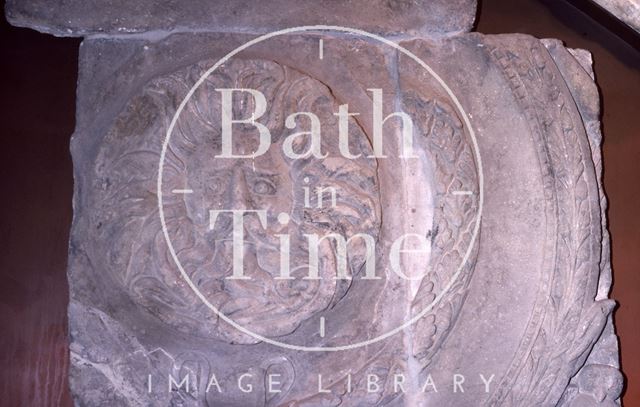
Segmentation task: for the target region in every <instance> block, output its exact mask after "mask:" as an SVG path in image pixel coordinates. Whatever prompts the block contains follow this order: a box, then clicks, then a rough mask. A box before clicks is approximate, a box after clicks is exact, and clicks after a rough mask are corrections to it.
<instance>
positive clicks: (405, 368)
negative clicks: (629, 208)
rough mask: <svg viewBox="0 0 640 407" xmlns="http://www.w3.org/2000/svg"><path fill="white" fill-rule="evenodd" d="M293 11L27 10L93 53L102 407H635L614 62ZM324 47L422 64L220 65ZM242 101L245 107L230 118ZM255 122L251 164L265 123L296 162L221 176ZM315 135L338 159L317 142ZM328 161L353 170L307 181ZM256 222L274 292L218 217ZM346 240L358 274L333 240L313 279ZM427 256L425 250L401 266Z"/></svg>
mask: <svg viewBox="0 0 640 407" xmlns="http://www.w3.org/2000/svg"><path fill="white" fill-rule="evenodd" d="M292 4H293V3H290V2H288V1H278V2H271V3H266V2H256V3H255V4H254V3H253V2H240V3H219V2H205V3H203V4H197V5H194V4H189V5H186V3H185V4H182V5H180V6H179V7H172V6H173V3H171V4H169V3H154V4H153V5H151V4H150V3H146V2H133V3H131V2H128V3H122V4H120V3H114V2H105V3H99V4H94V3H82V4H79V3H76V2H71V3H64V4H55V3H54V4H53V5H52V4H50V3H44V2H37V1H30V2H9V3H8V5H7V10H8V15H9V18H10V19H11V21H12V22H13V23H15V24H18V25H28V26H31V27H33V28H36V29H39V30H42V31H45V32H51V33H54V34H56V35H88V38H86V39H85V40H84V42H83V43H82V46H81V53H80V71H79V82H78V110H77V128H76V132H75V134H74V137H73V141H72V153H73V158H74V169H75V171H74V177H75V182H76V189H75V196H74V211H75V215H74V224H73V227H72V234H71V242H70V258H69V283H70V292H71V304H70V307H69V325H70V336H71V345H70V347H71V362H72V370H71V380H70V382H71V387H72V392H73V394H74V398H75V401H76V404H77V405H89V406H93V405H100V406H101V405H140V406H147V405H154V406H155V405H157V406H168V405H172V406H173V405H208V406H280V405H283V406H284V405H299V406H318V405H345V406H351V405H353V406H369V405H371V406H374V405H382V406H400V405H405V406H424V405H451V406H465V405H484V406H497V405H503V406H529V405H536V406H537V405H540V406H556V405H560V406H588V405H601V406H611V405H618V404H619V401H618V398H619V395H620V392H621V389H622V383H623V381H622V377H621V374H620V372H619V365H618V359H617V357H618V350H617V340H616V336H615V333H614V329H613V323H612V319H611V311H612V309H613V306H614V303H613V301H611V300H609V299H608V292H609V289H610V285H611V270H610V260H609V237H608V233H607V230H606V220H605V210H606V199H605V195H604V192H603V190H602V180H601V173H602V165H601V155H600V145H601V134H600V125H599V117H600V110H599V100H598V92H597V88H596V86H595V84H594V83H593V71H592V69H591V58H590V55H589V54H588V53H587V52H586V51H582V50H570V49H566V48H565V47H564V46H563V45H562V44H561V43H560V42H559V41H557V40H537V39H535V38H532V37H529V36H523V35H517V34H514V35H500V36H483V35H481V34H475V33H468V34H461V35H452V34H459V32H461V31H465V30H467V29H468V28H469V27H470V25H471V22H472V16H473V13H474V11H475V10H474V6H469V4H468V3H467V2H466V1H460V2H454V3H451V2H446V3H445V2H440V1H435V2H373V3H367V6H363V5H362V4H359V3H358V2H317V3H315V2H314V3H309V4H306V3H304V2H303V3H296V4H295V6H291V5H292ZM301 4H303V5H301ZM363 4H364V3H363ZM445 4H446V5H445ZM251 7H253V8H254V9H255V10H256V11H255V13H253V14H248V13H247V12H246V11H247V10H249V9H250V8H251ZM133 8H136V12H133ZM329 9H331V12H329V11H328V10H329ZM138 10H142V11H138ZM336 10H338V11H336ZM390 10H391V11H393V12H391V11H390ZM458 10H463V11H461V12H459V13H458ZM342 11H344V12H342ZM329 16H331V17H330V18H329ZM302 24H336V25H347V26H354V27H356V28H361V29H368V30H370V31H374V32H378V33H383V34H384V35H386V36H387V38H394V39H395V41H398V42H399V44H400V46H401V47H404V48H398V47H394V46H393V44H389V43H384V41H382V42H381V41H379V40H378V39H375V38H373V37H365V36H361V35H352V34H349V33H345V32H341V31H336V30H317V31H315V32H296V33H290V34H287V35H285V36H277V37H272V38H269V39H268V40H265V41H263V42H259V43H255V44H254V45H252V46H251V47H249V48H246V49H243V50H241V51H240V52H238V53H236V54H233V56H232V57H231V58H230V59H228V60H226V61H224V63H222V64H220V65H219V66H218V65H216V63H217V61H218V60H220V58H222V57H223V56H225V55H226V54H227V53H229V52H230V51H232V50H234V49H236V48H237V47H239V46H241V45H242V44H245V43H246V42H247V41H249V40H252V39H254V38H256V36H257V34H256V33H262V32H266V31H270V30H273V29H277V28H284V27H285V26H293V25H302ZM395 27H399V28H395ZM390 35H399V36H398V37H389V36H390ZM414 56H415V58H414ZM418 59H419V60H418ZM214 66H216V69H215V71H213V72H211V71H210V68H212V67H214ZM205 73H208V75H205V76H204V77H203V76H202V75H204V74H205ZM201 77H202V78H201ZM196 84H198V86H197V87H195V88H193V89H192V87H193V86H194V85H196ZM231 88H233V89H236V92H240V93H242V92H244V93H242V95H243V97H242V98H237V99H232V100H231V102H232V103H231V105H232V106H231V107H230V110H229V111H228V112H227V113H225V112H226V110H225V109H223V103H222V98H223V95H224V92H225V91H224V90H225V89H227V90H228V89H231ZM248 89H251V90H254V91H259V92H260V94H262V95H264V99H265V103H266V105H265V106H264V112H262V111H261V108H259V106H261V104H260V103H259V102H258V100H259V99H258V97H257V96H256V94H255V93H248V91H247V90H248ZM376 90H377V91H376ZM376 92H379V93H376ZM187 96H189V98H188V99H185V97H187ZM378 97H379V99H380V100H379V101H380V103H381V106H382V107H381V111H380V117H378V116H376V114H374V113H375V112H376V111H377V109H376V108H375V106H374V105H373V101H375V100H377V98H378ZM345 105H348V108H347V109H348V112H350V113H352V114H351V115H349V116H342V119H344V121H341V120H342V119H340V118H339V116H340V114H339V112H340V111H341V109H343V108H344V107H345ZM178 111H180V113H179V115H178V116H176V117H175V118H174V116H175V115H176V113H177V112H178ZM296 112H307V113H303V114H300V115H298V116H294V117H291V116H289V115H290V114H292V113H296ZM309 112H310V113H313V115H311V114H309ZM343 112H345V111H343ZM355 113H357V114H355ZM392 113H397V114H396V115H395V117H391V118H389V119H388V120H385V121H384V126H382V124H381V123H380V121H382V120H383V119H384V118H385V117H386V115H388V114H392ZM256 115H257V116H258V117H256ZM230 116H232V117H234V118H247V119H249V118H251V120H249V121H248V122H246V123H244V124H236V125H235V126H233V127H232V129H234V130H233V131H234V132H235V136H236V137H235V138H234V141H233V143H232V150H233V151H234V152H236V153H237V154H248V153H250V152H252V151H256V150H257V149H258V147H259V146H261V141H260V138H259V137H258V133H259V132H258V130H257V129H258V127H257V126H258V124H259V125H263V126H265V127H264V128H266V129H268V130H269V133H270V135H271V142H272V144H271V148H270V149H268V150H266V151H264V154H260V155H259V156H258V157H254V158H250V157H245V158H236V159H230V158H219V157H216V156H217V155H218V154H220V153H221V152H222V151H224V148H225V147H223V141H222V140H223V136H222V133H223V131H224V130H223V124H222V123H223V121H224V117H230ZM314 117H316V118H317V119H316V120H317V126H318V128H319V129H318V130H319V134H318V138H317V139H315V138H313V140H317V144H315V147H314V143H312V142H311V141H310V138H309V137H310V136H309V134H308V133H307V134H306V135H304V134H303V135H298V136H292V133H294V132H296V131H303V130H305V131H306V130H309V128H310V127H311V126H312V125H313V124H314V123H315V122H314V120H313V119H314ZM406 117H408V118H410V120H411V122H410V123H411V126H410V127H408V124H407V122H406V120H407V119H406ZM256 123H257V124H256ZM380 127H382V133H379V132H378V130H377V129H379V128H380ZM170 129H171V131H169V130H170ZM407 129H409V131H407V133H406V135H405V130H407ZM345 130H347V131H348V133H347V134H348V141H347V142H344V143H342V144H340V142H339V140H340V138H341V137H342V136H341V134H342V132H344V131H345ZM380 134H382V135H383V137H381V138H379V137H378V136H380ZM167 137H168V138H167ZM409 144H410V145H411V147H412V149H409V147H408V145H409ZM310 148H319V149H320V150H321V151H320V153H326V154H328V157H321V158H320V157H311V158H310V157H304V158H292V157H291V154H297V153H300V152H301V151H306V150H308V149H310ZM287 149H290V150H291V151H289V152H288V153H287V151H288V150H287ZM320 153H318V154H319V155H320ZM328 187H331V188H333V190H325V192H326V194H327V196H325V194H324V193H322V192H320V195H318V194H317V192H318V190H319V189H320V190H322V189H323V188H328ZM332 191H334V193H335V195H334V194H333V193H332ZM238 209H244V210H254V211H257V210H264V211H265V212H264V214H265V218H264V219H263V220H260V218H259V217H258V214H257V213H256V214H255V216H254V215H251V214H249V215H251V216H249V215H247V216H245V217H243V218H241V219H242V220H243V222H244V224H243V226H242V227H240V228H238V229H237V230H242V231H243V233H244V236H243V237H242V243H241V244H240V245H239V246H240V248H241V252H242V253H243V257H244V258H243V262H242V264H241V265H240V266H238V267H239V269H238V270H239V272H240V273H241V274H242V273H244V276H243V277H249V278H248V279H245V278H231V279H230V278H229V277H238V275H237V274H236V273H237V272H238V270H237V269H236V266H237V263H236V262H235V259H236V257H235V256H234V250H235V249H234V248H233V245H232V242H233V238H234V234H233V233H232V232H235V231H236V229H235V226H237V225H234V222H233V221H232V218H231V217H229V216H226V215H224V214H223V215H219V216H218V215H215V216H214V215H213V212H215V211H219V210H238ZM216 216H218V217H216ZM476 232H477V233H476ZM327 234H334V237H333V238H331V239H336V236H342V237H343V238H345V239H351V240H350V241H349V246H347V248H348V251H347V250H345V251H344V252H343V251H342V250H341V247H340V244H339V243H338V241H337V240H330V239H327V240H323V241H322V242H321V243H319V244H318V245H317V248H318V253H317V259H318V261H317V264H316V266H315V268H314V266H312V263H313V262H312V261H311V260H309V259H310V258H311V253H312V247H313V244H312V242H310V241H309V240H308V239H309V236H312V235H316V236H318V237H321V236H324V235H327ZM362 234H366V236H368V237H371V240H367V239H366V238H365V237H363V235H362ZM409 234H410V235H411V236H412V237H413V238H414V239H424V242H425V243H426V248H424V250H421V251H418V252H408V253H402V254H401V255H399V256H398V257H394V255H393V252H394V250H395V248H397V247H404V248H405V249H407V245H406V244H405V246H397V245H396V241H397V239H398V238H399V237H401V236H406V235H409ZM235 236H237V235H235ZM285 236H287V237H285ZM287 238H288V239H289V240H285V239H287ZM371 242H373V243H372V244H375V252H374V253H373V255H369V254H371V253H370V252H367V248H368V244H369V243H371ZM286 246H288V247H289V248H290V250H287V252H288V253H289V255H288V257H283V254H282V253H283V252H282V251H281V250H283V247H286ZM417 246H418V245H412V246H410V247H413V248H416V247H417ZM373 260H375V265H373V263H372V261H373ZM287 262H288V263H290V264H291V265H292V267H291V269H290V270H289V271H290V274H285V275H283V274H282V273H283V270H284V269H285V267H283V264H285V263H287ZM396 265H401V266H402V271H403V272H398V270H397V268H396ZM369 266H372V267H371V268H369ZM314 270H316V271H317V274H315V275H314V274H313V271H314ZM314 276H315V277H317V278H308V277H314ZM305 277H307V278H305ZM374 277H377V278H374ZM171 380H173V381H174V382H171ZM183 380H187V381H186V382H184V381H183ZM372 382H373V383H372ZM248 385H250V386H251V390H250V391H247V387H246V386H248ZM274 389H275V390H274ZM462 390H464V391H462Z"/></svg>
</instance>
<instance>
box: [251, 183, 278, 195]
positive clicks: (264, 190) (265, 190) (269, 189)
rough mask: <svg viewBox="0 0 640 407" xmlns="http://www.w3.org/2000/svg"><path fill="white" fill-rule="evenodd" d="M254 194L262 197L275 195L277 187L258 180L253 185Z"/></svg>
mask: <svg viewBox="0 0 640 407" xmlns="http://www.w3.org/2000/svg"><path fill="white" fill-rule="evenodd" d="M253 192H255V193H256V194H260V195H274V194H275V193H276V187H275V186H274V185H273V184H272V183H271V182H269V181H266V180H258V181H256V182H255V183H254V184H253Z"/></svg>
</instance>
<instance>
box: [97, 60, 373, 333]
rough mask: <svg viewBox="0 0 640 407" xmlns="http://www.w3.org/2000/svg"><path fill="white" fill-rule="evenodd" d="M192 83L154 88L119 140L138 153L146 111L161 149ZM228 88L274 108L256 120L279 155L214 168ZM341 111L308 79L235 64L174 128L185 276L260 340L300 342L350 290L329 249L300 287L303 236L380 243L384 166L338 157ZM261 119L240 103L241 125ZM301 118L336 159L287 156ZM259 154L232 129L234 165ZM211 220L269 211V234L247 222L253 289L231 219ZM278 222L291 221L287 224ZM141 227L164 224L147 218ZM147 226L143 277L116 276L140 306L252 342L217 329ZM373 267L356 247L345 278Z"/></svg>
mask: <svg viewBox="0 0 640 407" xmlns="http://www.w3.org/2000/svg"><path fill="white" fill-rule="evenodd" d="M203 66H204V65H203ZM191 69H192V70H195V72H190V71H189V72H188V73H187V75H186V76H188V77H192V76H196V75H197V74H198V73H201V72H203V69H202V67H200V66H196V67H195V68H193V67H192V68H191ZM185 81H186V80H185V74H184V73H179V74H175V75H172V76H171V77H169V78H163V79H161V80H160V81H158V83H157V84H156V86H157V87H152V88H151V89H150V90H148V91H147V92H146V93H145V97H143V98H142V99H138V100H137V101H136V102H137V103H138V104H143V106H138V107H137V110H136V111H135V112H134V113H135V114H134V115H132V117H131V118H129V119H127V118H126V117H125V119H123V121H121V122H120V123H119V125H118V126H117V127H116V129H117V131H120V132H121V133H125V134H124V136H125V137H128V138H129V139H130V142H136V141H140V140H142V139H141V138H137V139H135V138H133V134H126V133H128V132H129V130H130V127H131V126H130V125H129V123H131V121H132V120H139V118H140V117H141V115H140V109H141V108H143V109H145V111H146V110H148V111H149V114H148V117H146V118H147V119H148V121H147V122H146V123H144V124H143V125H142V127H143V129H142V132H143V133H144V134H145V137H149V138H153V137H156V138H158V135H162V134H164V133H165V132H166V127H165V126H166V123H167V122H168V120H169V119H170V117H164V115H166V114H167V113H164V112H165V111H166V110H170V111H174V109H175V106H176V100H178V99H179V98H178V97H177V95H178V94H180V92H181V91H182V90H183V89H184V88H185V86H186V83H185ZM225 87H226V88H231V87H235V88H250V89H258V90H260V91H261V92H262V93H263V94H264V95H265V97H266V99H267V105H268V108H267V111H266V113H265V114H264V115H263V116H262V117H260V119H259V121H260V122H261V123H263V124H264V125H265V126H267V127H268V128H269V130H270V132H271V135H272V144H271V147H270V149H269V150H268V151H267V152H266V153H265V154H263V155H260V156H258V157H256V158H235V159H228V158H220V157H218V158H216V156H217V155H219V154H220V146H221V136H220V110H221V108H220V94H219V93H218V92H216V91H215V89H219V88H225ZM172 92H173V93H172ZM149 102H152V104H151V106H149ZM167 103H169V106H167ZM168 107H169V108H170V109H167V108H168ZM337 108H338V103H337V102H336V101H335V100H334V99H333V97H332V95H331V93H330V91H329V89H328V88H326V87H325V86H324V85H322V84H321V83H319V82H317V81H315V80H313V79H311V78H309V77H306V76H304V75H302V74H300V73H299V72H296V71H293V70H290V69H287V68H283V67H281V66H279V65H277V64H275V63H272V62H263V61H236V62H232V63H230V64H228V65H227V66H226V67H224V68H223V69H222V70H221V71H220V72H218V73H216V74H214V75H212V76H211V77H210V78H209V80H208V81H206V82H205V83H204V84H203V85H202V86H201V87H200V88H199V89H198V91H197V92H196V93H195V94H194V95H193V97H192V98H191V100H190V102H189V103H188V104H187V105H186V107H185V109H184V111H183V113H182V114H181V116H180V118H179V120H178V122H177V125H176V127H175V130H174V133H173V135H172V138H171V141H170V144H169V148H168V150H167V156H166V159H165V165H164V168H163V171H164V173H163V177H164V181H163V191H166V192H167V194H165V195H166V199H165V202H164V206H163V209H164V213H165V218H166V224H167V230H168V233H169V235H170V237H171V241H172V244H173V246H174V248H175V251H176V253H177V256H178V258H179V260H180V262H181V264H182V266H183V268H184V270H185V272H186V273H187V274H188V275H189V278H190V279H191V281H192V282H193V283H194V284H195V285H196V286H197V287H198V289H199V291H200V292H201V293H202V294H203V295H204V296H205V297H206V298H207V300H208V301H209V302H210V303H211V304H212V305H213V306H215V307H216V308H217V309H218V310H219V311H220V312H222V313H223V314H224V315H226V316H227V317H229V318H231V319H233V320H234V321H235V322H236V323H238V324H240V325H242V326H243V327H245V328H247V329H249V330H251V331H253V332H256V333H258V334H260V335H263V336H268V337H272V336H281V335H285V334H288V333H290V332H292V331H293V330H295V329H296V327H298V326H299V325H300V324H301V323H302V322H303V321H304V320H305V319H307V318H309V317H310V316H312V315H313V314H314V313H316V312H318V311H321V310H323V309H325V308H327V307H328V306H331V305H332V304H333V303H335V302H336V301H338V300H339V299H340V298H343V297H344V295H345V294H346V293H347V292H348V289H349V286H350V281H348V280H337V279H336V278H335V277H336V274H337V271H338V270H337V260H336V253H335V250H334V244H333V243H332V241H331V240H330V239H324V240H322V241H321V242H320V244H319V245H318V248H319V250H318V276H319V277H320V278H319V279H303V277H306V276H307V275H308V274H309V266H308V264H309V244H308V239H307V237H305V235H309V234H315V235H317V236H318V237H322V236H324V235H325V234H328V233H338V234H340V235H343V236H344V237H345V239H348V238H349V237H350V236H352V235H353V234H356V233H363V232H364V233H369V234H370V235H372V236H373V237H374V238H376V236H377V233H378V229H379V208H378V202H377V201H378V198H377V185H376V184H377V181H376V174H375V168H374V166H375V163H374V162H372V161H371V160H367V159H364V158H363V159H362V160H351V159H347V158H344V157H342V156H341V155H340V154H339V152H338V147H337V143H335V140H332V139H331V137H333V138H335V137H337V134H338V126H337V118H336V117H335V116H333V113H334V112H335V111H337ZM253 111H254V106H253V104H252V100H251V99H242V98H239V99H238V100H234V101H233V114H234V117H237V118H244V117H250V116H251V113H252V112H253ZM294 111H295V112H297V111H310V112H313V113H314V114H316V115H317V116H318V117H319V118H320V120H321V121H322V123H323V133H324V134H325V138H324V140H326V141H323V151H324V152H326V153H328V154H329V157H328V158H327V159H324V160H317V159H314V158H310V159H299V160H292V159H291V158H289V157H287V156H285V154H284V153H283V141H284V140H285V138H286V137H287V135H289V134H290V133H292V131H291V130H287V129H286V128H285V126H284V117H286V115H287V114H288V112H294ZM136 118H137V119H136ZM298 126H300V127H299V129H300V130H303V129H305V126H308V123H305V121H304V120H300V121H299V123H298ZM350 126H351V128H352V137H351V141H350V143H351V145H350V146H349V147H350V151H351V152H353V153H358V152H362V153H363V154H362V156H363V157H365V156H367V155H369V154H370V150H369V145H368V142H367V139H366V137H365V136H364V133H362V132H361V131H360V129H359V127H358V126H357V124H356V123H355V122H352V123H351V124H350ZM306 129H308V127H307V128H306ZM298 131H299V130H298ZM156 142H157V144H158V146H153V148H154V149H156V150H157V149H158V147H159V146H160V145H161V142H160V141H156ZM307 143H309V140H308V139H305V137H298V138H296V140H295V142H294V144H293V148H294V150H295V151H307V150H308V145H307ZM256 146H257V131H256V130H255V128H254V127H253V126H249V125H236V126H234V145H233V151H234V153H235V154H238V155H241V154H248V153H251V152H253V151H255V150H256ZM131 150H132V148H131V147H129V151H131ZM103 159H109V157H104V158H103ZM111 159H112V158H111ZM157 159H158V158H157V157H156V156H154V155H148V156H142V155H140V156H139V157H138V160H135V159H134V160H132V161H131V165H130V166H129V168H128V171H131V170H134V172H135V170H137V169H141V168H145V169H146V168H147V167H150V168H152V167H153V165H147V163H148V162H149V163H150V162H152V163H153V164H155V165H157V162H158V161H157ZM108 172H109V171H105V173H108ZM113 172H117V174H119V175H117V176H127V175H125V174H128V176H131V172H129V173H127V170H126V169H124V168H122V167H119V168H112V174H111V175H109V176H110V177H114V176H116V175H115V174H113ZM145 175H146V177H148V180H145V181H144V182H145V183H147V182H148V181H149V180H154V178H155V173H154V172H153V171H150V172H149V173H147V174H140V176H141V177H142V176H145ZM105 176H106V175H105ZM119 182H120V183H121V182H122V181H119ZM145 185H146V184H145ZM148 185H151V184H150V183H149V184H148ZM145 188H146V187H145ZM145 188H141V186H140V185H138V184H136V183H129V184H128V186H127V188H126V189H127V190H128V192H127V193H128V194H137V195H140V193H141V192H143V191H144V190H145ZM182 188H188V189H191V190H193V193H192V194H187V195H176V194H173V195H172V194H170V193H169V192H170V191H172V190H174V189H182ZM318 188H332V190H334V191H335V205H332V193H331V192H330V191H331V190H328V192H327V193H326V194H324V195H323V196H324V200H323V202H322V207H321V208H320V207H319V205H320V202H319V199H318V195H317V193H316V192H317V189H318ZM140 189H142V191H141V190H140ZM120 195H122V193H121V194H120ZM121 197H122V196H121ZM141 199H143V200H144V202H145V206H148V208H149V209H151V208H153V206H152V204H157V202H153V196H148V195H146V194H145V195H144V198H141ZM122 210H124V209H122V208H121V209H118V211H122ZM211 210H218V211H221V210H222V211H229V210H236V211H237V210H260V211H265V212H266V225H264V224H262V222H261V221H260V219H259V217H258V215H257V214H255V213H249V214H246V215H245V216H244V219H243V227H242V232H243V235H244V237H243V240H244V242H243V245H242V249H243V250H242V251H243V257H244V258H243V267H242V273H243V275H244V276H245V277H247V279H230V278H229V277H232V276H233V269H234V267H233V264H234V249H233V244H232V243H233V242H232V237H233V235H232V226H233V222H232V216H231V214H221V215H218V216H217V218H216V220H215V223H214V224H213V225H212V223H211V212H210V211H211ZM281 214H285V215H286V216H285V218H288V221H287V220H286V219H283V216H284V215H281ZM279 215H280V219H278V216H279ZM143 216H147V217H155V216H157V214H155V213H152V212H149V213H146V214H144V215H143ZM141 223H142V228H143V230H142V234H143V236H144V237H145V238H146V239H143V241H140V242H139V244H140V247H139V248H138V249H137V250H136V249H135V248H134V249H133V251H132V253H131V260H130V264H132V265H135V267H133V269H134V270H135V271H134V273H135V274H136V275H135V276H131V275H128V276H123V275H122V274H120V272H119V269H118V268H114V269H113V270H112V272H114V273H115V274H116V275H117V276H118V277H119V278H120V279H121V280H122V281H123V283H124V284H125V286H126V287H127V290H129V291H130V292H131V293H132V298H133V299H134V301H136V302H138V303H140V304H141V305H143V306H144V307H145V308H147V309H148V310H150V311H151V313H152V314H154V315H156V316H157V317H159V318H161V319H162V320H163V321H164V322H166V323H169V324H170V325H172V326H175V327H176V328H178V329H180V330H182V331H185V332H189V333H191V334H193V333H194V332H195V333H198V334H200V335H205V336H207V337H211V336H213V337H217V338H221V339H225V340H227V341H232V342H240V343H251V342H255V341H256V340H255V339H254V338H252V337H249V336H247V335H245V334H243V333H241V332H239V331H238V330H236V329H235V328H233V327H231V326H229V325H228V324H226V323H225V322H223V321H221V320H219V319H218V317H217V315H216V314H215V313H214V312H213V311H212V310H210V309H208V308H206V307H205V306H204V305H203V304H202V302H201V301H200V300H199V299H198V298H196V296H195V294H194V293H193V292H191V290H190V288H189V287H187V285H186V283H185V282H184V281H183V279H182V278H181V276H180V275H179V274H178V272H177V271H176V266H175V264H173V261H172V259H171V258H170V257H169V256H168V254H167V250H166V242H164V241H163V239H162V238H161V233H160V232H161V231H159V230H158V226H159V225H158V224H157V222H154V221H153V219H152V218H151V219H149V220H148V221H146V222H141ZM128 225H129V226H130V225H132V223H128V224H127V225H121V227H120V228H119V229H117V228H116V229H114V230H115V232H114V233H116V234H117V233H120V235H121V236H122V237H124V236H125V235H124V234H123V233H124V231H125V230H127V229H128ZM282 235H287V236H289V245H290V250H289V264H290V276H291V277H292V278H291V279H282V278H278V277H281V274H280V273H281V261H282V257H281V250H280V249H281V247H282V237H281V236H282ZM236 256H237V254H236ZM364 258H365V256H364V243H363V242H357V241H355V242H354V243H353V244H350V246H349V254H348V267H347V272H348V273H349V274H350V275H356V274H357V273H359V272H360V269H361V266H362V265H363V262H364ZM125 268H127V269H131V267H129V266H127V267H125Z"/></svg>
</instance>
